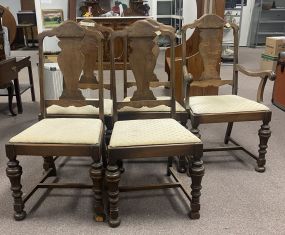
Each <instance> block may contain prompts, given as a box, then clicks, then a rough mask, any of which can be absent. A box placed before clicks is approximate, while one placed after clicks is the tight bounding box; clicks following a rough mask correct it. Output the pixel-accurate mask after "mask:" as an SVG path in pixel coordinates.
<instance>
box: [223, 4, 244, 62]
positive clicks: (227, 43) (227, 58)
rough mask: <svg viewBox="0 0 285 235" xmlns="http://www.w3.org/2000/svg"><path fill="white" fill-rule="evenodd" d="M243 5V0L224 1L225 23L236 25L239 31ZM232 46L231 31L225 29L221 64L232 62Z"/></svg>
mask: <svg viewBox="0 0 285 235" xmlns="http://www.w3.org/2000/svg"><path fill="white" fill-rule="evenodd" d="M229 3H230V4H229ZM244 4H245V0H240V1H232V0H229V1H228V2H227V1H226V8H225V16H224V18H225V20H226V21H227V22H233V23H236V24H237V25H238V26H239V28H240V30H241V22H242V12H243V6H244ZM233 44H234V37H233V31H232V30H231V29H228V28H225V29H224V36H223V51H222V62H232V61H233V49H232V47H233Z"/></svg>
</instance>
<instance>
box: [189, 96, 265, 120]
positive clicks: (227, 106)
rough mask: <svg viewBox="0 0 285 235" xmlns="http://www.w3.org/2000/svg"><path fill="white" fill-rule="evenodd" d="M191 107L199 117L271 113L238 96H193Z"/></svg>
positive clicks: (259, 105)
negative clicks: (203, 115) (200, 115)
mask: <svg viewBox="0 0 285 235" xmlns="http://www.w3.org/2000/svg"><path fill="white" fill-rule="evenodd" d="M189 106H190V107H191V109H192V111H193V113H194V114H198V115H199V114H207V113H209V114H222V113H240V112H256V111H269V108H267V107H266V106H265V105H263V104H260V103H257V102H256V101H253V100H249V99H246V98H243V97H240V96H237V95H220V96H193V97H190V99H189Z"/></svg>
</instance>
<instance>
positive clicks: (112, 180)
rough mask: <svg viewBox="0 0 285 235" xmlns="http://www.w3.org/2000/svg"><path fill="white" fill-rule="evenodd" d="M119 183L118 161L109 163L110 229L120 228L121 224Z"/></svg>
mask: <svg viewBox="0 0 285 235" xmlns="http://www.w3.org/2000/svg"><path fill="white" fill-rule="evenodd" d="M119 182H120V168H119V167H118V165H117V161H113V162H109V164H108V167H107V171H106V183H107V188H108V201H109V225H110V227H113V228H114V227H118V226H119V225H120V223H121V219H120V216H119V206H118V204H119Z"/></svg>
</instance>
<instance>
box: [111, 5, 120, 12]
mask: <svg viewBox="0 0 285 235" xmlns="http://www.w3.org/2000/svg"><path fill="white" fill-rule="evenodd" d="M112 11H113V12H114V13H117V14H120V7H119V6H118V5H116V6H114V7H112Z"/></svg>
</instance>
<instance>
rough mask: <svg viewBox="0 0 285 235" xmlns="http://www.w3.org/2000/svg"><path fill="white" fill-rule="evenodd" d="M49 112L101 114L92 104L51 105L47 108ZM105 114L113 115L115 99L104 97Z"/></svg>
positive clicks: (57, 113)
mask: <svg viewBox="0 0 285 235" xmlns="http://www.w3.org/2000/svg"><path fill="white" fill-rule="evenodd" d="M47 114H50V115H72V114H73V115H80V114H82V115H99V108H96V107H94V106H92V105H86V106H82V107H75V106H69V107H62V106H58V105H51V106H49V107H48V108H47ZM104 115H106V116H112V115H113V101H112V100H110V99H104Z"/></svg>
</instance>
